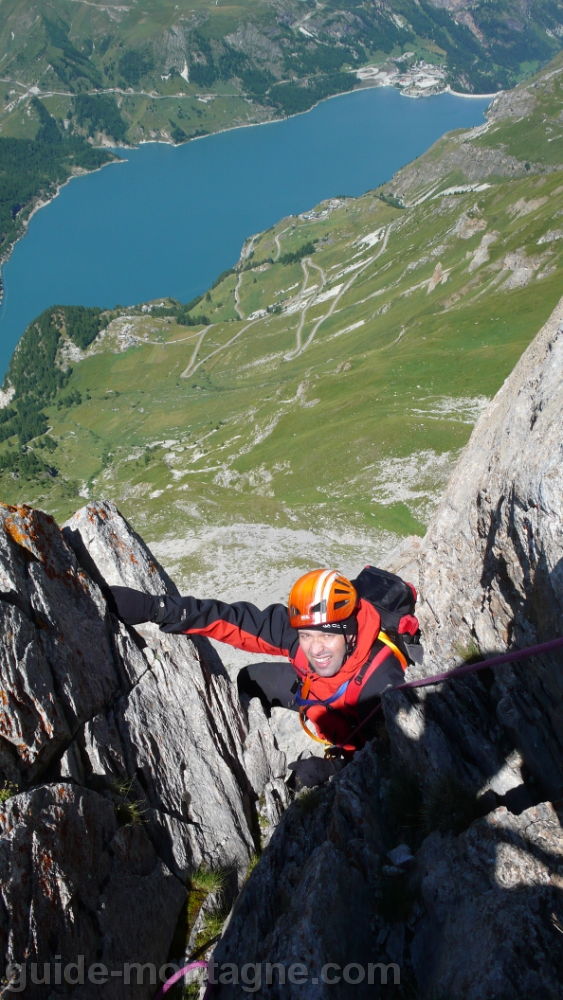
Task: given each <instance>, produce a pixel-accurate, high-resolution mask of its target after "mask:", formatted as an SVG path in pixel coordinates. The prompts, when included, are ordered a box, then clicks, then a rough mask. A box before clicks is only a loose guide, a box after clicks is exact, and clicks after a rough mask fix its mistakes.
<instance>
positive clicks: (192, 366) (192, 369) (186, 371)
mask: <svg viewBox="0 0 563 1000" xmlns="http://www.w3.org/2000/svg"><path fill="white" fill-rule="evenodd" d="M258 322H259V320H258V319H253V320H251V321H250V323H247V324H246V326H243V328H242V330H239V332H238V333H235V335H234V337H231V339H230V340H227V342H226V344H221V347H216V348H215V350H214V351H211V353H210V354H207V355H206V356H205V357H204V358H202V359H201V361H198V363H197V364H194V362H195V359H196V357H197V353H198V351H199V348H200V345H201V344H202V343H203V338H204V336H205V334H206V333H207V331H208V330H210V329H211V327H210V326H208V327H207V328H206V329H205V330H202V332H201V335H200V338H199V340H198V342H197V344H196V346H195V349H194V353H193V354H192V357H191V360H190V363H189V365H188V367H187V368H185V369H184V371H183V372H182V378H189V377H190V375H193V374H194V373H195V372H196V371H197V370H198V368H201V366H202V365H204V364H205V363H206V362H207V361H209V360H210V358H213V357H215V355H216V354H219V352H220V351H224V350H226V349H227V347H230V346H231V344H234V342H235V340H238V339H239V337H242V335H243V333H246V331H247V330H249V329H250V327H251V326H254V324H255V323H258Z"/></svg>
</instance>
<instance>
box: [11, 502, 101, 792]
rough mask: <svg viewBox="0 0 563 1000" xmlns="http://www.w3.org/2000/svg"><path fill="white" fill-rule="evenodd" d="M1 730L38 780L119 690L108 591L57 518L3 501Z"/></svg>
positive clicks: (22, 766)
mask: <svg viewBox="0 0 563 1000" xmlns="http://www.w3.org/2000/svg"><path fill="white" fill-rule="evenodd" d="M0 592H1V600H0V615H1V617H2V625H3V628H2V633H1V637H0V644H1V645H0V675H1V677H0V682H1V686H2V689H3V690H4V692H5V697H4V699H3V704H2V706H1V708H0V735H1V737H2V738H3V740H5V741H7V743H8V744H9V745H10V747H12V748H13V749H14V751H15V754H14V761H15V764H16V767H17V770H18V771H19V772H20V774H21V776H22V778H23V780H24V781H27V780H36V779H37V777H38V776H39V775H40V774H41V773H42V772H43V771H44V769H45V767H46V766H47V765H48V763H49V761H50V760H51V759H52V758H53V756H54V755H56V754H57V753H58V752H59V751H60V750H61V748H63V747H64V745H65V743H66V742H68V740H69V738H70V737H71V735H72V734H73V733H74V732H75V731H76V729H77V728H78V726H79V725H80V724H81V723H82V722H84V721H85V720H86V719H88V718H90V717H91V716H92V715H94V714H95V713H96V712H97V711H98V710H99V709H100V708H101V707H102V706H103V705H104V704H105V703H106V702H107V701H109V699H110V698H111V696H112V695H113V694H114V693H115V692H116V691H117V690H118V684H119V681H118V674H117V671H116V668H115V664H114V661H113V656H112V650H111V646H110V641H109V636H108V633H107V626H106V609H105V602H104V600H103V598H102V595H101V593H100V591H99V589H98V587H97V586H96V584H95V583H93V582H92V581H91V580H90V579H89V578H88V577H87V576H86V574H85V573H84V571H83V570H82V569H81V568H80V566H79V565H78V563H77V561H76V558H75V556H74V553H73V552H72V550H71V549H70V548H69V547H68V545H67V544H66V542H65V541H64V539H63V537H62V535H61V532H60V530H59V529H58V527H57V525H56V524H55V522H54V521H53V519H52V518H51V517H49V516H48V515H47V514H44V513H43V512H42V511H36V510H32V509H31V508H29V507H25V506H22V507H17V508H10V507H6V506H1V507H0Z"/></svg>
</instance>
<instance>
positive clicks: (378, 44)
mask: <svg viewBox="0 0 563 1000" xmlns="http://www.w3.org/2000/svg"><path fill="white" fill-rule="evenodd" d="M562 34H563V3H562V2H561V0H531V2H530V3H528V4H526V7H525V9H524V8H523V7H522V5H521V4H520V3H519V2H517V0H486V2H485V0H480V2H476V3H474V2H471V3H470V2H467V0H461V2H455V3H454V2H453V0H452V3H451V4H449V3H439V4H438V3H436V4H433V3H430V2H428V0H382V2H380V3H378V4H373V3H371V2H370V0H353V2H348V3H342V0H324V2H323V0H274V2H266V0H253V2H250V0H239V2H238V3H237V4H236V5H225V4H220V3H219V2H217V3H211V2H209V0H190V2H189V3H187V0H180V2H178V3H174V2H173V0H127V3H124V4H121V5H108V4H105V3H103V2H102V0H56V3H55V2H54V0H2V5H1V7H0V78H1V81H2V82H3V84H4V94H3V95H2V96H3V110H2V112H1V113H0V124H1V125H2V130H3V134H4V135H11V136H17V137H20V136H21V137H24V138H32V137H33V134H34V119H33V114H30V113H29V99H30V88H34V89H35V91H36V92H40V93H41V96H45V97H46V98H47V99H48V102H49V103H48V108H49V110H50V111H51V112H52V113H53V114H55V115H56V116H58V117H59V118H60V119H61V120H63V119H64V120H65V121H67V123H68V122H70V123H71V125H70V127H73V125H74V126H75V127H77V128H80V129H83V130H86V132H88V133H90V134H91V135H96V134H98V135H103V134H106V135H107V136H112V137H113V138H114V139H117V140H122V139H123V129H124V127H125V129H126V131H127V136H128V139H129V140H130V141H138V140H139V139H143V138H151V137H152V138H156V137H161V138H170V137H172V139H173V140H174V141H183V140H185V139H186V138H189V137H190V136H193V135H195V134H201V132H202V131H203V130H206V131H216V130H217V129H220V128H224V127H225V126H226V125H232V124H236V123H240V122H246V121H248V120H261V119H263V118H264V117H271V116H273V115H279V114H291V113H295V112H297V111H303V110H305V109H306V108H308V107H311V106H312V104H314V103H315V101H318V100H319V99H321V98H322V97H325V96H327V95H328V94H331V93H336V92H338V91H341V90H348V89H351V87H352V86H353V85H355V84H357V80H356V77H355V75H354V73H355V71H356V70H357V69H358V67H360V66H363V65H381V64H383V63H384V62H385V61H386V60H388V59H393V58H399V59H400V60H402V62H401V63H400V65H401V66H402V67H403V68H407V67H408V66H409V65H411V64H412V62H413V61H414V62H416V61H417V60H418V61H420V60H424V61H425V62H426V63H427V64H429V65H430V64H432V65H435V66H442V67H443V68H444V81H445V82H447V83H449V84H451V85H452V87H453V88H454V89H456V90H463V91H469V92H479V93H487V92H494V91H496V90H498V89H499V88H507V87H511V86H514V84H515V83H517V82H518V81H519V80H522V79H525V78H526V77H528V76H530V75H531V73H532V72H534V70H536V69H537V68H538V67H539V66H541V65H542V64H545V63H546V62H547V61H548V60H549V59H550V58H552V57H553V56H554V54H555V53H556V52H557V51H558V50H559V49H560V48H561V36H562ZM405 53H408V56H405ZM104 92H105V94H106V98H107V96H108V95H110V96H111V102H112V103H111V106H110V104H109V103H108V100H107V99H106V101H105V102H104V101H100V100H94V101H90V102H86V104H85V103H84V102H83V101H82V102H81V101H77V100H76V99H75V95H78V94H89V95H90V96H93V97H96V95H101V94H103V93H104ZM202 93H203V94H204V95H205V94H206V95H207V96H208V99H207V100H206V101H201V100H198V95H199V96H201V95H202ZM116 99H117V104H116V103H115V102H116ZM248 101H250V104H249V103H248ZM117 105H119V107H118V106H117ZM123 123H124V124H123Z"/></svg>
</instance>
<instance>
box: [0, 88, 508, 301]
mask: <svg viewBox="0 0 563 1000" xmlns="http://www.w3.org/2000/svg"><path fill="white" fill-rule="evenodd" d="M388 88H390V89H392V90H396V91H398V92H399V94H400V95H401V97H409V98H412V99H414V100H420V99H422V98H432V97H440V96H441V95H442V94H451V95H452V97H464V98H469V99H471V100H486V99H488V98H490V99H491V100H492V99H493V98H494V97H497V96H498V95H499V94H501V93H503V92H502V91H500V90H499V91H497V92H496V93H495V94H463V93H459V92H458V91H455V90H452V89H451V87H450V85H449V84H448V85H447V86H446V87H444V88H443V89H442V90H439V91H435V92H433V93H431V94H425V93H423V92H420V93H418V94H405V93H403V91H402V90H401V88H400V87H398V86H396V85H395V84H392V83H386V84H381V83H370V82H368V81H366V82H365V83H364V82H363V81H362V83H361V84H360V86H357V87H352V89H351V90H342V91H339V93H338V94H329V95H328V97H323V98H321V100H320V101H316V103H315V104H312V105H311V107H310V108H307V109H306V110H305V111H296V112H295V114H293V115H281V116H280V117H278V118H271V119H270V120H269V121H265V122H247V123H246V124H244V125H227V126H226V127H225V128H219V129H217V131H216V132H208V133H207V134H206V135H195V136H193V137H191V138H188V139H186V142H173V140H172V139H140V140H139V142H138V143H137V144H136V145H129V144H125V143H115V144H113V143H112V144H111V145H108V143H100V144H99V145H94V147H93V148H94V149H110V150H111V151H112V152H113V151H114V150H117V149H126V150H127V149H130V150H135V149H139V147H140V146H148V145H153V144H154V145H157V144H160V145H163V146H172V147H173V148H174V149H180V148H181V147H182V146H186V145H187V144H188V143H190V142H197V140H198V139H209V138H210V136H213V135H221V134H222V133H223V132H234V131H236V130H237V129H243V128H258V127H260V126H262V125H273V124H275V123H276V122H282V121H289V120H290V119H292V118H299V117H301V116H302V115H308V114H309V113H310V112H311V111H313V110H314V109H315V108H318V107H319V105H321V104H324V103H326V102H327V101H332V100H334V99H335V98H338V97H346V96H348V95H349V94H355V93H361V92H362V91H363V90H386V89H388ZM178 96H180V95H178ZM444 135H446V133H445V132H444ZM123 162H125V161H124V160H123V159H122V158H121V157H119V156H116V158H115V159H114V160H110V161H109V162H108V163H102V165H101V166H99V167H95V168H94V169H93V170H85V169H81V170H80V171H79V172H77V173H75V174H72V176H71V177H68V178H67V180H66V181H64V182H63V183H62V184H59V185H58V186H57V189H56V191H54V192H53V195H52V196H51V197H50V198H47V199H46V200H41V199H38V201H37V203H36V204H35V205H34V207H33V208H32V210H31V212H30V213H29V215H28V217H27V219H25V221H24V222H23V224H22V228H23V232H22V233H21V234H20V235H19V236H18V237H17V238H16V239H15V240H14V242H13V243H12V245H11V246H10V248H9V250H8V251H6V252H5V253H4V254H0V306H1V305H2V301H3V298H4V287H3V282H2V275H1V269H2V267H3V265H4V264H6V263H7V262H8V260H9V259H10V257H11V254H12V251H13V249H14V247H15V246H16V243H19V241H20V240H21V239H23V238H24V236H25V235H26V233H27V228H28V226H29V223H30V222H31V219H32V218H33V216H34V215H35V213H36V212H38V211H39V210H40V209H41V208H45V206H46V205H49V204H50V203H51V202H52V201H53V200H54V199H55V198H57V197H58V195H59V193H60V191H61V190H62V189H63V188H64V187H66V185H67V184H69V183H70V181H72V180H74V179H75V178H76V177H84V176H85V175H87V174H95V173H97V172H98V171H99V170H103V168H104V167H109V166H112V165H113V164H115V163H123Z"/></svg>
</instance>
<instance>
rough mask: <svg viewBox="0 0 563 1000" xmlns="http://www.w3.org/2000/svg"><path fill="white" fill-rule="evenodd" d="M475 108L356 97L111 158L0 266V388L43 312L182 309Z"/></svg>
mask: <svg viewBox="0 0 563 1000" xmlns="http://www.w3.org/2000/svg"><path fill="white" fill-rule="evenodd" d="M488 104H489V101H488V100H487V99H486V98H483V99H482V100H467V99H463V98H460V97H453V96H452V95H451V94H442V95H440V96H437V97H428V98H422V99H418V100H408V99H406V98H404V97H401V95H400V94H399V93H398V91H396V90H393V89H390V88H387V89H370V90H361V91H359V92H356V93H353V94H345V95H343V96H341V97H338V98H334V99H333V100H330V101H325V102H324V103H323V104H320V105H318V107H316V108H313V110H312V111H310V112H308V113H307V114H304V115H299V116H297V117H295V118H289V119H286V120H285V121H281V122H273V123H271V124H268V125H262V126H259V127H256V128H240V129H233V130H232V131H229V132H223V133H220V134H217V135H213V136H209V137H207V138H205V139H202V140H198V141H196V142H191V143H187V144H186V145H185V146H180V147H177V148H174V147H172V146H168V145H165V144H162V143H151V144H147V145H144V146H141V147H140V148H139V149H135V150H126V151H124V150H121V151H120V154H119V155H120V156H122V157H123V158H124V160H125V162H123V163H118V164H116V165H111V166H108V167H105V168H104V169H103V170H100V171H98V172H97V173H94V174H89V175H88V176H84V177H79V178H76V179H75V180H73V181H72V182H71V183H70V184H68V185H66V187H64V188H63V189H62V191H61V193H60V194H59V196H58V197H57V198H56V199H55V200H54V201H52V202H50V204H49V205H47V207H46V208H43V209H41V211H40V212H37V213H36V215H34V217H33V218H32V220H31V222H30V225H29V230H28V233H27V235H26V236H25V238H24V239H22V240H20V242H19V243H17V244H16V247H15V249H14V251H13V253H12V256H11V258H10V260H9V261H8V263H7V264H6V265H5V266H4V268H3V279H4V300H3V303H2V307H1V309H0V377H1V376H3V374H4V372H5V371H6V368H7V366H8V362H9V359H10V356H11V354H12V352H13V350H14V347H15V346H16V344H17V342H18V340H19V338H20V337H21V335H22V333H23V332H24V330H25V328H26V326H27V324H28V323H29V322H30V321H31V320H32V319H33V318H34V317H35V316H37V315H38V314H39V313H40V312H41V311H42V310H43V309H46V308H47V307H48V306H51V305H55V304H64V305H99V306H107V307H111V306H114V305H116V304H117V303H120V304H121V305H132V304H134V303H137V302H142V301H146V300H148V299H153V298H157V297H160V296H164V295H171V296H173V297H174V298H176V299H179V300H180V301H183V302H187V301H189V300H190V299H192V298H193V297H194V296H195V295H197V294H199V293H201V292H203V291H205V289H206V288H208V287H209V285H210V284H211V283H212V281H213V280H214V279H215V278H216V276H217V275H218V274H219V272H220V271H223V270H224V269H226V268H227V267H231V266H232V265H233V264H235V263H236V261H237V260H238V257H239V253H240V248H241V245H242V243H243V242H244V240H245V239H246V237H248V236H250V235H251V234H252V233H256V232H259V231H260V230H263V229H267V228H268V227H269V226H271V225H273V224H274V223H275V222H278V221H279V220H280V219H281V218H283V216H285V215H291V214H294V213H298V212H303V211H305V210H306V209H308V208H312V207H313V206H314V205H316V204H317V203H318V202H319V201H321V200H322V199H323V198H328V197H334V196H336V195H341V194H346V195H359V194H363V192H364V191H367V190H370V189H371V188H375V187H377V186H378V185H379V184H381V183H383V182H384V181H387V180H389V179H390V178H391V176H392V175H393V173H394V172H395V171H396V170H398V169H399V167H401V166H403V165H404V164H405V163H408V162H409V161H410V160H412V159H413V158H414V157H416V156H418V155H419V154H420V153H422V152H423V151H424V150H425V149H427V148H428V147H429V146H430V145H431V143H433V142H434V141H435V140H436V139H437V138H438V137H439V136H440V135H442V134H443V133H444V132H446V131H448V130H449V129H454V128H467V127H471V126H473V125H478V124H481V123H482V121H483V112H484V110H485V108H486V107H487V106H488Z"/></svg>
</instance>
